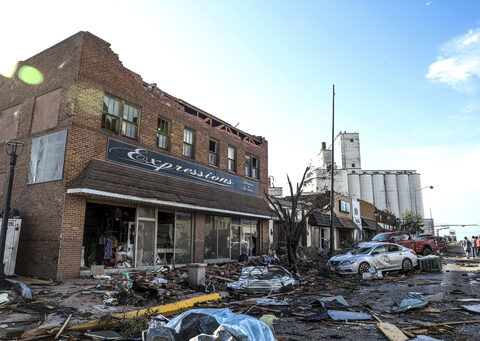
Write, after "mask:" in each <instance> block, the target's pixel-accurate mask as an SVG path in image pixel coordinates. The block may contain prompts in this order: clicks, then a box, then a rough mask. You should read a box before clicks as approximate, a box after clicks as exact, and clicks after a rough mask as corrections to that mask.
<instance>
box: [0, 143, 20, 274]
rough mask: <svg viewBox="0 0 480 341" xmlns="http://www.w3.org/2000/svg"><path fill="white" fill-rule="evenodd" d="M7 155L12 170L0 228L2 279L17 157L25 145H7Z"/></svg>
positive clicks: (0, 269) (9, 174)
mask: <svg viewBox="0 0 480 341" xmlns="http://www.w3.org/2000/svg"><path fill="white" fill-rule="evenodd" d="M5 146H6V151H7V154H8V155H9V156H10V170H9V173H8V182H7V192H6V193H5V206H4V208H3V217H2V226H1V228H0V277H5V264H4V263H3V262H4V255H5V241H6V239H7V227H8V216H9V214H10V200H11V198H12V187H13V174H14V170H15V164H16V163H17V157H19V156H20V155H21V154H22V152H23V147H24V146H25V144H24V143H23V142H19V141H7V142H6V143H5Z"/></svg>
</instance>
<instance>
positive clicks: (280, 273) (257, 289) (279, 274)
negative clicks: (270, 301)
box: [227, 265, 297, 294]
mask: <svg viewBox="0 0 480 341" xmlns="http://www.w3.org/2000/svg"><path fill="white" fill-rule="evenodd" d="M296 284H297V281H296V280H295V279H294V278H293V276H292V274H291V273H290V272H289V271H288V270H287V269H285V268H284V267H282V266H280V265H269V266H249V267H246V268H243V269H242V274H241V275H240V278H239V279H238V281H236V282H232V283H228V284H227V287H228V288H230V289H233V290H236V291H243V292H248V293H255V294H268V293H271V292H274V293H277V292H286V291H290V290H293V289H294V288H295V285H296Z"/></svg>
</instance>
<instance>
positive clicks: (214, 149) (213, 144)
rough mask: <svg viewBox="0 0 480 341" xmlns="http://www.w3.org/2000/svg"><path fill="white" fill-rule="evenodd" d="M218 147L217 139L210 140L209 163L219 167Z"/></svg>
mask: <svg viewBox="0 0 480 341" xmlns="http://www.w3.org/2000/svg"><path fill="white" fill-rule="evenodd" d="M218 149H219V148H218V142H217V141H215V140H210V146H209V152H208V163H209V164H211V165H212V166H217V167H218Z"/></svg>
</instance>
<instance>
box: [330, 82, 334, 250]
mask: <svg viewBox="0 0 480 341" xmlns="http://www.w3.org/2000/svg"><path fill="white" fill-rule="evenodd" d="M334 143H335V84H333V87H332V163H331V165H330V171H331V179H330V180H331V181H330V256H333V254H334V252H335V231H334V228H333V222H334V215H335V212H334V208H335V199H334V195H333V193H334V188H333V183H334V166H333V165H334V161H335V157H334V150H335V145H334Z"/></svg>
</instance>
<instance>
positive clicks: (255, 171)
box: [245, 155, 259, 179]
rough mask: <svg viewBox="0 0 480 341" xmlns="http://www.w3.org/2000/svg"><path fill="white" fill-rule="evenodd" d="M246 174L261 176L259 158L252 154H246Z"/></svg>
mask: <svg viewBox="0 0 480 341" xmlns="http://www.w3.org/2000/svg"><path fill="white" fill-rule="evenodd" d="M245 175H246V176H249V177H251V178H255V179H258V178H259V162H258V158H257V157H255V156H252V155H245Z"/></svg>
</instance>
